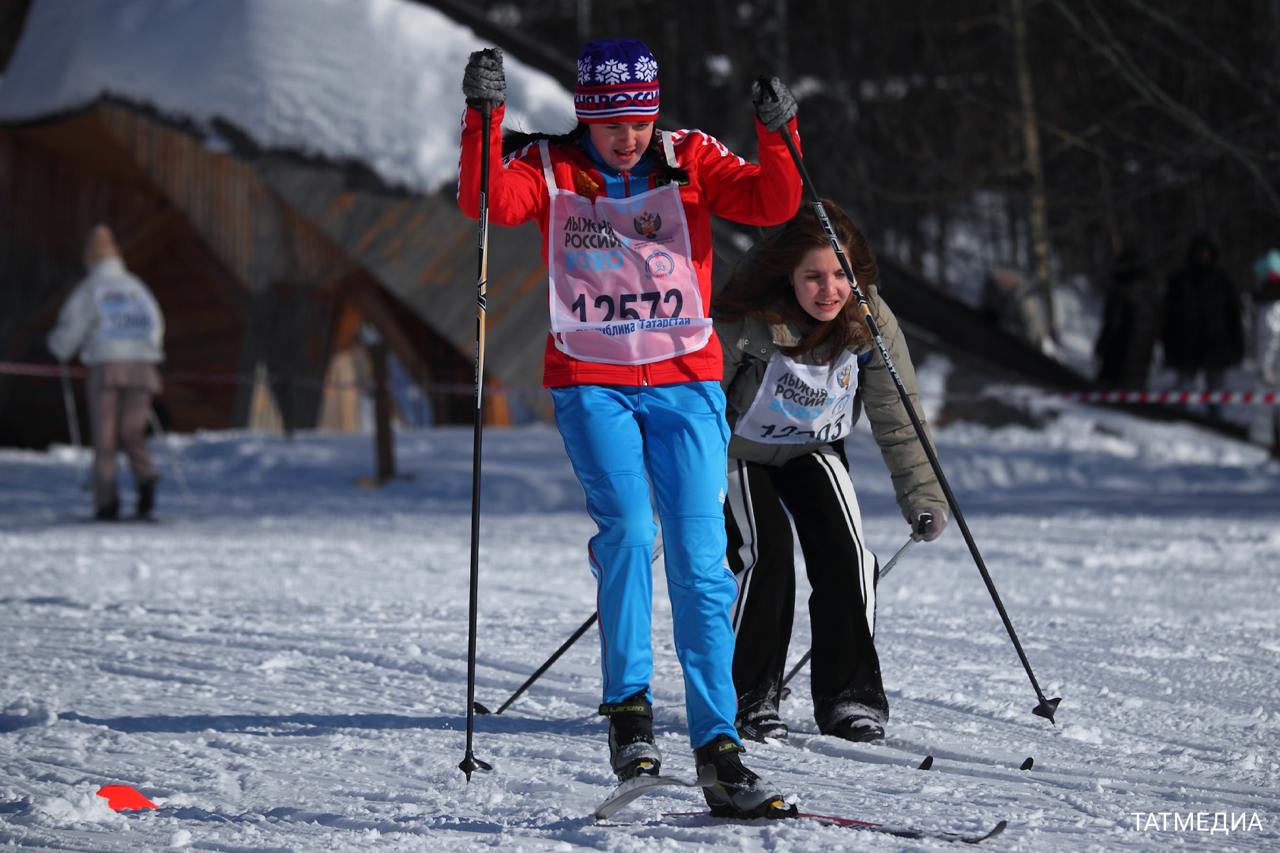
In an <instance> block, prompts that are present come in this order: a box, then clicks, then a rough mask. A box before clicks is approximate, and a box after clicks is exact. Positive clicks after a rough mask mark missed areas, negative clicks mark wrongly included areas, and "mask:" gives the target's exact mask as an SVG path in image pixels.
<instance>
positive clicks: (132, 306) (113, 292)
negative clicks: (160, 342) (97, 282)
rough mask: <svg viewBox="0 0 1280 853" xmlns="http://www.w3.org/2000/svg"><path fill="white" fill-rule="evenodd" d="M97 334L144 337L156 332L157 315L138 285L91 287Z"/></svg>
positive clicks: (115, 337) (123, 338)
mask: <svg viewBox="0 0 1280 853" xmlns="http://www.w3.org/2000/svg"><path fill="white" fill-rule="evenodd" d="M93 297H94V301H95V302H96V303H97V306H98V335H99V336H100V337H102V338H105V339H107V340H112V341H145V340H150V339H151V338H152V336H153V335H154V334H155V330H156V325H157V322H158V318H157V317H156V316H155V312H154V311H153V310H152V307H151V304H150V303H149V302H148V301H147V300H146V299H145V298H144V297H143V296H142V294H141V293H139V292H138V291H137V289H135V288H133V287H129V286H128V285H127V284H125V285H119V286H117V285H114V284H113V285H108V286H105V287H99V288H98V289H97V290H95V291H94V294H93Z"/></svg>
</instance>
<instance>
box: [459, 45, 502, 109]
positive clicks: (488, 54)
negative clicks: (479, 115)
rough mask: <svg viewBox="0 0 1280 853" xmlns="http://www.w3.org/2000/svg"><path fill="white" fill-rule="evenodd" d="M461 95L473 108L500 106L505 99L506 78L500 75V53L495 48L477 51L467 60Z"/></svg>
mask: <svg viewBox="0 0 1280 853" xmlns="http://www.w3.org/2000/svg"><path fill="white" fill-rule="evenodd" d="M462 94H464V95H466V96H467V103H468V104H470V105H471V106H473V107H479V106H483V105H484V104H486V103H487V104H488V105H489V106H490V108H493V107H497V106H500V105H501V104H502V102H503V101H504V100H506V97H507V77H506V75H505V74H503V73H502V51H500V50H498V49H497V48H496V47H486V48H485V49H484V50H477V51H476V52H475V53H473V54H471V58H470V59H469V60H467V70H466V72H465V73H464V74H463V75H462Z"/></svg>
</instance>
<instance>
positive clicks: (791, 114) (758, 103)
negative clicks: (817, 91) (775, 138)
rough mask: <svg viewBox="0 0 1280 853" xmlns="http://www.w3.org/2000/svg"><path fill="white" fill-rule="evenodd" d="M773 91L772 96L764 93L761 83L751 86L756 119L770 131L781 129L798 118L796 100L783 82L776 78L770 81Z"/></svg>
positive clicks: (757, 82)
mask: <svg viewBox="0 0 1280 853" xmlns="http://www.w3.org/2000/svg"><path fill="white" fill-rule="evenodd" d="M769 87H770V88H771V89H773V93H772V96H770V95H769V94H767V93H766V92H765V91H764V87H763V86H761V85H760V81H759V80H757V81H756V82H754V83H752V84H751V103H752V104H753V105H754V106H755V108H756V117H757V118H759V119H760V123H761V124H763V125H764V126H765V127H766V128H768V129H769V130H770V131H775V130H778V129H779V128H781V127H782V126H783V125H784V124H786V123H787V122H789V121H791V119H793V118H795V116H796V99H795V97H794V96H793V95H792V94H791V90H790V89H788V88H787V87H786V84H784V83H783V82H782V81H781V80H779V79H778V78H777V77H774V78H772V79H770V80H769Z"/></svg>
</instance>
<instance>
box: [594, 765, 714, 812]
mask: <svg viewBox="0 0 1280 853" xmlns="http://www.w3.org/2000/svg"><path fill="white" fill-rule="evenodd" d="M714 773H715V771H714V770H711V769H709V768H708V770H707V771H706V772H705V773H704V774H703V775H701V776H699V777H698V778H697V779H694V780H693V781H692V782H689V781H686V780H684V779H681V778H680V777H678V776H648V775H640V776H636V777H634V778H631V779H628V780H626V781H625V782H620V783H618V787H616V788H614V789H613V792H612V793H610V794H609V796H607V797H605V798H604V802H602V803H600V805H598V806H596V809H595V811H594V812H592V815H593V816H594V817H595V819H596V820H608V819H609V818H610V817H612V816H613V815H614V814H616V813H617V812H618V811H619V810H621V809H623V808H625V807H626V806H627V805H629V804H630V803H631V802H632V801H633V800H635V799H637V798H638V797H640V796H642V795H643V794H644V793H645V792H647V791H651V790H653V789H654V788H671V787H679V788H705V787H707V786H709V785H711V784H712V782H714V781H715V780H714V777H713V774H714Z"/></svg>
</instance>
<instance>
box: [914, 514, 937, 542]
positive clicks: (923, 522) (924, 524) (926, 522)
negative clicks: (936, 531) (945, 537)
mask: <svg viewBox="0 0 1280 853" xmlns="http://www.w3.org/2000/svg"><path fill="white" fill-rule="evenodd" d="M931 527H933V513H931V512H922V513H920V515H919V517H918V518H916V535H917V536H924V535H925V534H926V533H928V532H929V528H931Z"/></svg>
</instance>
